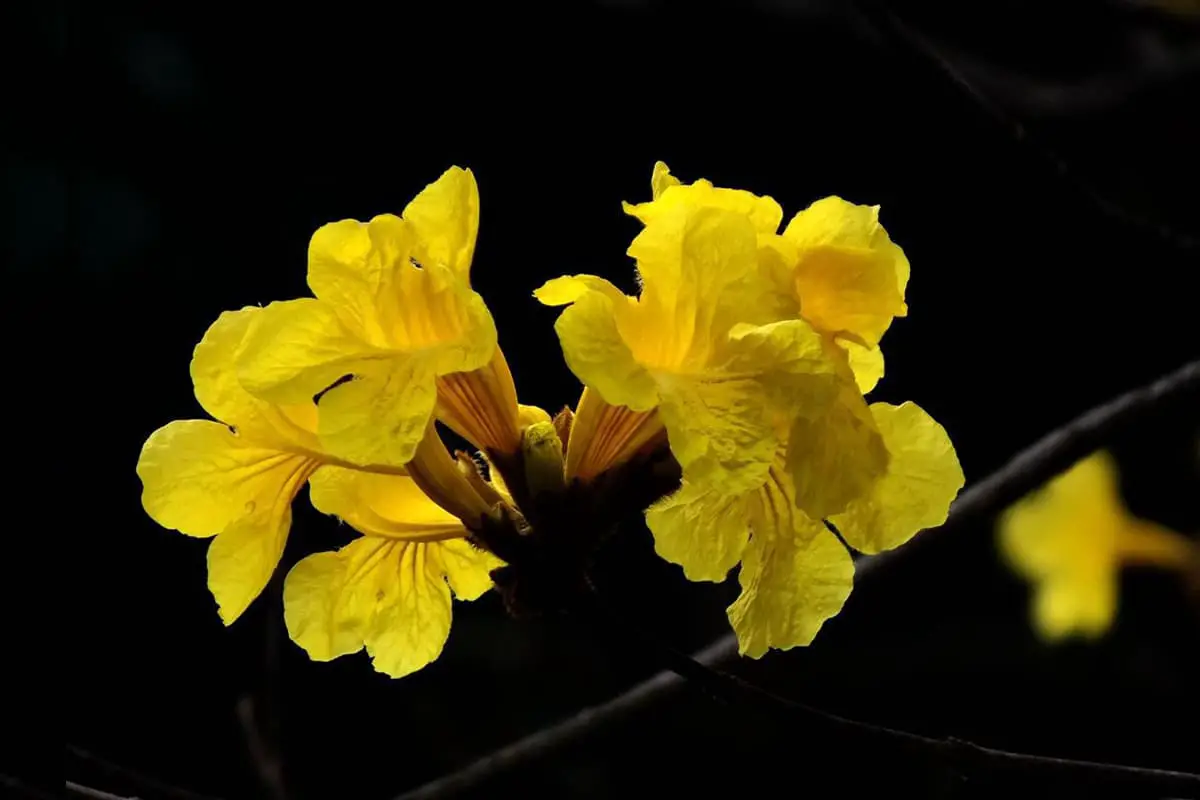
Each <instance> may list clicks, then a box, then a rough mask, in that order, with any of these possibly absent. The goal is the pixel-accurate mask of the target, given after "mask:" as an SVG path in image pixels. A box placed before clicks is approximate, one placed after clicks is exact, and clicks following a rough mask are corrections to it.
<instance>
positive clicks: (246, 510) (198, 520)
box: [137, 308, 338, 625]
mask: <svg viewBox="0 0 1200 800" xmlns="http://www.w3.org/2000/svg"><path fill="white" fill-rule="evenodd" d="M263 313H264V312H263V310H262V309H259V308H244V309H242V310H241V311H227V312H225V313H224V314H222V315H221V316H220V317H219V318H218V319H217V321H216V322H215V323H213V325H212V327H210V328H209V329H208V331H207V332H206V333H205V334H204V338H203V339H202V340H201V341H200V344H198V345H197V346H196V351H195V354H194V355H193V358H192V367H191V372H192V383H193V385H194V386H195V391H196V398H197V399H198V400H199V401H200V405H201V406H203V407H204V409H205V410H206V411H207V412H208V413H210V414H211V415H212V416H213V417H215V418H216V419H218V420H220V421H219V422H214V421H212V420H178V421H175V422H171V423H169V424H168V425H166V426H164V427H162V428H159V429H158V430H157V431H155V432H154V433H152V434H151V435H150V437H149V438H148V439H147V440H146V443H145V445H144V446H143V448H142V452H141V456H140V457H139V459H138V465H137V473H138V476H139V477H140V478H141V480H142V485H143V489H142V505H143V506H144V507H145V509H146V512H147V513H148V514H149V515H150V516H151V517H152V518H153V519H154V520H155V521H156V522H158V523H159V524H160V525H163V526H164V527H167V528H174V529H175V530H178V531H180V532H182V533H185V534H187V535H189V536H201V537H211V536H215V537H216V538H215V539H214V540H213V542H212V544H211V545H210V546H209V549H208V586H209V589H210V590H211V591H212V594H213V596H214V597H215V598H216V600H217V604H218V610H219V613H220V615H221V619H222V620H223V621H224V622H225V624H227V625H228V624H230V623H232V622H233V621H234V620H235V619H237V618H238V617H239V616H240V615H241V613H242V612H243V611H245V610H246V607H247V606H249V605H250V602H251V601H252V600H254V598H255V597H257V596H258V595H259V593H260V592H262V589H263V587H264V586H266V584H267V581H268V580H269V579H270V577H271V574H272V573H273V572H274V571H275V567H276V565H277V564H278V563H279V558H280V556H281V555H282V553H283V546H284V543H285V542H286V541H287V534H288V529H289V528H290V527H291V520H292V511H291V503H292V500H293V499H294V498H295V496H296V494H297V492H299V491H300V488H301V487H302V486H303V485H304V483H305V481H307V480H308V479H309V477H310V476H311V475H312V474H313V471H314V470H316V469H317V468H318V467H319V466H320V465H321V464H324V463H338V462H337V459H334V458H331V457H330V456H328V455H327V454H326V453H325V452H324V450H323V449H322V447H321V444H320V442H319V441H318V439H317V435H316V430H317V407H316V406H315V405H314V404H313V402H312V400H311V399H308V400H307V402H301V403H296V404H294V405H287V406H276V405H272V404H271V403H267V402H264V401H262V400H259V399H258V398H255V397H253V396H251V395H250V394H248V393H247V392H246V391H245V390H243V389H242V387H241V385H240V384H239V383H238V381H237V379H236V376H235V375H234V372H233V360H234V357H235V355H236V353H237V350H238V348H239V347H240V346H241V344H242V342H243V339H244V337H245V334H246V331H247V329H248V328H249V327H250V326H251V325H252V323H253V322H254V321H255V320H256V319H257V318H258V317H259V316H260V315H261V314H263Z"/></svg>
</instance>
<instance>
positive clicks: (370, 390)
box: [138, 164, 963, 676]
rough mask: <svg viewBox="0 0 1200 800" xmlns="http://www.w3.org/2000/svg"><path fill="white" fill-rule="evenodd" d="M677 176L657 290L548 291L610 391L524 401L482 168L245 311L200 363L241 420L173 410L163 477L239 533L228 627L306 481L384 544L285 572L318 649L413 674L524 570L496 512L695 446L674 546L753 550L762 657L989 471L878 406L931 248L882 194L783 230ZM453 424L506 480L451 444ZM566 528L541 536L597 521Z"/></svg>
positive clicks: (658, 190) (570, 335) (826, 613)
mask: <svg viewBox="0 0 1200 800" xmlns="http://www.w3.org/2000/svg"><path fill="white" fill-rule="evenodd" d="M652 189H653V199H652V200H651V201H649V202H646V203H642V204H639V205H632V206H627V207H626V210H627V212H628V213H630V214H632V215H633V216H635V217H637V218H638V219H639V220H640V221H641V222H642V223H643V225H644V229H643V231H642V232H641V233H640V234H639V235H638V236H637V238H636V239H635V240H634V242H633V244H632V245H631V246H630V248H629V251H628V252H629V255H630V256H632V257H633V258H634V259H636V262H637V272H638V277H639V280H640V286H641V291H640V294H639V296H638V297H629V296H626V295H625V294H623V293H622V292H620V291H619V290H618V289H617V288H615V287H614V286H613V285H612V284H610V283H608V282H607V281H605V280H603V279H601V278H597V277H593V276H589V275H576V276H568V277H562V278H558V279H555V280H552V281H550V282H548V283H546V284H545V285H544V286H542V287H541V288H540V289H538V290H537V292H536V293H535V294H536V296H537V298H538V299H539V300H540V301H541V302H543V303H545V304H548V305H554V306H566V308H565V309H564V310H563V312H562V313H561V315H560V317H559V319H558V322H557V324H556V326H555V327H556V330H557V332H558V335H559V339H560V341H561V344H562V349H563V352H564V355H565V357H566V360H567V363H568V365H569V366H570V368H571V369H572V370H573V371H574V372H575V374H576V375H577V376H578V377H579V379H580V380H581V381H582V382H583V383H584V385H585V389H584V391H583V394H582V396H581V398H580V400H579V403H578V405H577V407H576V409H575V410H574V412H573V413H572V412H570V411H564V412H563V413H562V414H560V415H559V416H558V417H556V418H555V419H554V420H553V421H552V420H551V419H550V416H549V415H548V414H546V413H545V412H544V411H542V410H541V409H538V408H535V407H532V406H522V405H520V404H518V402H517V395H516V391H515V388H514V385H513V379H512V375H511V374H510V372H509V369H508V366H507V363H506V361H505V359H504V355H503V354H502V352H501V350H500V348H499V346H498V344H497V335H496V329H495V325H494V323H493V321H492V318H491V315H490V313H489V312H488V309H487V307H486V306H485V304H484V302H483V300H482V298H481V297H480V296H479V295H478V294H477V293H476V292H475V291H474V290H473V289H472V288H471V283H470V268H471V262H472V258H473V255H474V249H475V239H476V231H477V227H478V221H479V199H478V191H477V188H476V185H475V180H474V177H473V176H472V174H471V173H470V171H467V170H462V169H459V168H452V169H450V170H448V171H447V172H446V173H445V174H444V175H443V176H442V177H441V178H440V179H439V180H438V181H436V182H435V183H433V184H431V185H430V186H428V187H427V188H426V189H425V190H424V191H422V192H421V193H420V194H419V195H418V196H417V197H416V198H415V199H414V200H413V201H412V202H411V203H410V204H409V205H408V206H407V208H405V210H404V213H403V215H402V216H399V217H397V216H393V215H383V216H379V217H376V218H375V219H373V220H371V221H370V222H369V223H361V222H356V221H352V220H347V221H343V222H337V223H333V224H330V225H326V226H324V227H322V228H321V229H320V230H318V231H317V233H316V234H315V235H314V236H313V238H312V242H311V244H310V247H309V259H308V284H309V287H310V288H311V289H312V292H313V294H314V295H315V297H313V298H305V299H300V300H292V301H286V302H278V303H272V304H270V305H268V306H266V307H265V308H244V309H242V310H240V311H236V312H227V313H225V314H223V315H221V317H220V318H219V319H218V320H217V322H216V323H214V324H213V326H212V327H211V328H210V329H209V330H208V332H207V333H206V334H205V336H204V338H203V340H202V341H201V342H200V344H199V345H198V346H197V347H196V351H195V355H194V357H193V360H192V379H193V383H194V386H195V391H196V396H197V399H198V400H199V401H200V404H201V405H202V406H203V407H204V408H205V410H206V411H208V412H209V413H210V414H211V415H212V416H213V417H214V418H215V419H216V420H218V421H215V422H214V421H197V420H190V421H177V422H172V423H170V424H168V425H166V426H165V427H163V428H161V429H159V430H158V431H155V432H154V433H153V434H152V435H151V436H150V438H149V439H148V440H147V442H146V444H145V446H144V448H143V450H142V454H141V458H140V460H139V462H138V474H139V476H140V477H141V479H142V482H143V487H144V489H143V505H144V506H145V508H146V510H147V512H149V514H150V515H151V516H152V517H153V518H154V519H155V520H157V521H158V522H159V523H160V524H162V525H164V526H166V527H170V528H174V529H176V530H179V531H181V532H183V533H186V534H189V535H192V536H204V537H215V539H214V540H213V542H212V544H211V545H210V548H209V551H208V553H209V554H208V573H209V581H208V582H209V588H210V589H211V591H212V593H213V595H214V597H215V598H216V600H217V604H218V607H219V612H220V615H221V618H222V619H223V620H224V621H225V622H226V623H227V624H228V623H230V622H232V621H233V620H234V619H236V618H237V617H238V616H239V615H240V614H241V613H242V612H243V611H244V610H245V609H246V608H247V606H248V605H249V604H250V602H251V601H253V599H254V598H255V597H257V596H258V594H259V593H261V591H262V590H263V588H264V587H265V586H266V584H267V582H268V580H269V579H270V577H271V575H272V573H273V572H274V571H275V569H276V567H277V566H278V563H279V560H280V558H281V555H282V552H283V548H284V544H285V541H286V538H287V534H288V529H289V527H290V522H291V502H292V500H293V499H294V498H295V497H296V495H297V493H298V492H299V490H300V489H301V488H302V487H303V486H304V484H305V482H307V483H308V484H309V486H310V497H311V500H312V503H313V505H314V506H315V507H316V508H317V509H318V510H320V511H322V512H325V513H327V514H332V515H336V516H337V517H339V518H341V519H342V520H344V521H345V522H346V523H348V524H349V525H350V526H352V527H353V528H354V529H355V530H357V531H358V532H359V533H361V534H362V535H361V537H360V538H357V539H355V540H354V541H353V542H351V543H350V544H348V545H346V546H345V547H343V548H341V549H340V550H338V551H336V552H326V553H318V554H315V555H310V556H308V557H307V558H304V559H303V560H301V561H300V562H299V563H298V564H297V565H296V566H295V567H294V568H293V569H292V570H291V572H290V573H289V574H288V575H287V579H286V581H285V584H284V610H285V618H286V623H287V627H288V630H289V633H290V635H291V636H292V638H293V639H294V640H295V641H296V642H297V643H298V644H299V645H300V646H301V647H303V648H304V649H305V650H306V651H307V652H308V653H309V654H310V656H312V657H313V658H314V659H318V660H328V659H331V658H334V657H336V656H339V655H343V654H346V653H351V652H356V651H358V650H360V649H362V648H364V647H365V648H366V650H367V651H368V652H369V653H370V654H371V656H372V659H373V663H374V665H375V667H376V669H378V670H380V671H382V672H385V673H387V674H389V675H394V676H399V675H404V674H408V673H410V672H412V671H414V670H416V669H419V668H421V667H422V666H424V665H425V664H427V663H429V662H430V661H432V660H433V659H434V658H436V657H437V655H438V654H439V653H440V651H441V649H442V647H443V645H444V643H445V640H446V637H447V635H448V633H449V628H450V615H451V593H453V595H454V596H457V597H459V598H461V599H474V598H476V597H479V596H480V595H481V594H483V593H484V592H485V591H486V590H487V589H488V588H490V587H491V586H492V577H491V575H492V572H493V570H495V569H496V568H497V567H499V566H501V562H500V560H499V559H498V558H497V557H496V556H495V555H493V554H492V553H490V552H488V551H487V550H486V549H484V548H483V547H481V546H480V545H486V543H487V541H488V539H487V537H485V536H482V535H480V532H481V531H482V530H484V529H486V528H487V527H488V525H490V524H497V523H498V522H503V521H504V520H517V529H518V530H519V531H521V532H522V533H526V534H527V533H529V532H530V527H531V526H532V527H536V526H537V524H538V522H537V521H538V520H540V519H550V518H554V517H551V516H547V515H544V514H539V513H538V508H537V506H538V505H539V504H541V503H543V502H547V503H552V502H553V499H552V498H553V497H555V496H556V495H557V496H559V497H561V496H562V495H563V493H564V492H574V493H576V494H578V493H580V492H584V493H586V492H587V491H588V490H589V487H592V486H600V485H613V482H612V481H607V483H606V481H605V478H606V477H610V476H612V475H614V474H619V473H620V471H621V470H622V469H625V468H627V467H628V466H629V465H631V464H634V463H636V462H637V461H638V460H639V459H643V458H645V457H647V456H648V454H655V453H657V454H660V455H661V454H664V453H667V452H669V454H670V455H671V456H672V457H673V459H674V461H675V462H677V465H678V468H679V470H681V474H682V483H681V484H677V485H676V487H675V488H674V489H672V490H671V491H670V492H669V493H666V496H663V497H660V498H659V499H658V500H657V501H656V502H654V503H653V504H652V505H650V506H649V508H648V509H646V521H647V523H648V525H649V527H650V529H651V531H652V532H653V534H654V537H655V542H656V545H657V550H658V552H659V553H660V554H661V555H662V556H663V557H664V558H666V559H668V560H670V561H672V562H675V563H677V564H680V565H681V566H682V567H683V569H684V571H685V573H686V574H687V576H688V577H689V578H691V579H693V580H723V579H724V578H725V577H726V576H727V574H728V573H729V571H730V570H731V569H732V568H733V567H734V566H735V565H737V564H738V563H739V562H741V569H740V573H739V579H740V582H741V586H742V593H741V596H740V597H739V598H738V600H737V601H736V602H735V603H734V604H733V605H732V606H731V607H730V609H729V617H730V620H731V622H732V624H733V628H734V630H735V631H736V632H737V635H738V639H739V642H740V647H741V651H742V652H743V653H746V654H749V655H752V656H759V655H761V654H763V653H765V652H766V651H767V649H768V648H788V647H793V646H796V645H800V644H807V643H808V642H810V641H811V640H812V638H813V636H814V635H815V634H816V632H817V630H818V629H819V628H820V626H821V624H822V623H823V622H824V620H826V619H828V618H829V617H831V616H833V615H834V614H836V613H837V612H838V610H839V609H840V608H841V606H842V604H843V603H844V601H845V599H846V597H847V596H848V594H849V592H850V589H851V585H852V583H853V562H852V560H851V557H850V554H849V552H848V551H847V550H846V548H845V547H844V546H843V544H842V542H840V541H839V540H838V537H837V536H835V534H834V533H833V532H832V528H836V531H837V533H838V534H839V535H840V536H841V539H842V540H843V541H844V542H845V543H846V544H848V545H850V546H851V547H853V548H855V549H857V550H859V551H861V552H864V553H876V552H879V551H881V550H885V549H888V548H892V547H895V546H897V545H899V544H901V543H903V542H905V541H907V540H908V539H909V538H911V537H912V535H913V534H915V533H916V532H917V531H918V530H921V529H922V528H926V527H930V526H933V525H937V524H939V523H940V522H942V521H943V520H944V519H945V517H946V514H947V509H948V507H949V504H950V502H951V500H952V499H953V498H954V496H955V495H956V493H957V492H958V490H959V488H961V486H962V483H963V476H962V472H961V470H960V468H959V465H958V461H957V459H956V457H955V454H954V450H953V447H952V446H951V443H950V440H949V439H948V437H947V436H946V433H945V431H944V430H943V429H942V428H941V426H939V425H938V424H937V423H936V422H935V421H934V420H932V419H931V418H930V417H929V416H928V415H927V414H925V412H923V411H922V410H921V409H919V408H918V407H917V406H915V405H913V404H911V403H905V404H902V405H899V406H893V405H888V404H886V403H872V404H869V405H868V403H867V402H866V401H865V400H864V398H863V395H864V394H865V393H867V392H869V391H870V390H871V389H872V388H873V387H874V385H875V384H876V382H878V380H879V379H880V377H881V376H882V374H883V358H882V354H881V352H880V350H879V341H880V338H881V337H882V336H883V334H884V332H885V331H886V330H887V328H888V327H889V325H890V324H891V321H892V319H893V318H894V317H896V316H903V315H904V314H905V313H906V310H907V309H906V306H905V302H904V291H905V286H906V284H907V282H908V277H909V265H908V261H907V260H906V259H905V257H904V254H903V252H902V251H901V250H900V248H899V247H897V246H896V245H895V244H893V243H892V242H891V241H890V239H889V238H888V236H887V234H886V233H885V232H884V230H883V228H882V227H881V226H880V224H879V221H878V216H877V214H878V209H877V208H874V207H865V206H857V205H853V204H851V203H847V202H845V201H843V200H841V199H839V198H836V197H830V198H826V199H824V200H821V201H818V202H816V203H814V204H813V205H812V206H810V207H809V208H808V209H806V210H804V211H802V212H800V213H799V214H797V215H796V216H795V217H794V218H793V219H792V220H791V222H790V223H789V224H788V225H787V227H786V228H785V229H784V230H783V233H782V234H780V233H778V232H777V231H778V229H779V227H780V224H781V223H782V218H783V215H782V211H781V209H780V207H779V205H778V204H777V203H776V202H775V201H774V200H772V199H770V198H768V197H759V196H756V195H753V194H751V193H749V192H745V191H739V190H731V189H721V188H716V187H714V186H712V185H711V184H710V183H708V182H707V181H697V182H696V183H693V184H691V185H683V184H681V183H680V182H679V181H678V180H677V179H675V178H674V177H673V176H671V174H670V173H669V172H668V170H667V168H666V167H665V165H662V164H658V165H656V167H655V170H654V175H653V181H652ZM437 421H440V422H441V423H442V424H444V425H445V426H447V427H448V428H450V429H451V430H453V431H454V432H455V433H457V434H459V435H460V436H462V437H463V438H464V439H466V440H467V441H469V442H470V443H471V444H472V445H473V446H475V447H476V448H478V449H479V450H480V451H481V455H482V456H483V458H484V460H485V461H486V463H487V465H488V466H490V470H487V472H488V473H490V474H487V475H486V476H485V471H484V470H483V469H481V467H480V465H479V464H477V463H476V461H475V459H473V458H472V457H470V456H469V455H467V454H464V453H457V454H454V455H452V454H451V453H450V452H449V450H448V449H447V448H446V446H445V445H444V444H443V443H442V440H441V438H440V436H439V434H438V431H437V429H436V426H435V423H436V422H437ZM564 442H565V446H564V444H563V443H564ZM668 448H669V450H668ZM558 518H561V517H558ZM526 520H528V524H527V523H526V522H525V521H526ZM827 523H828V524H827ZM562 527H563V529H562V530H554V531H540V532H539V533H540V534H541V536H542V537H543V538H550V537H557V538H559V539H566V538H568V537H571V536H572V535H573V534H574V533H575V532H574V531H573V530H572V529H571V528H570V526H562Z"/></svg>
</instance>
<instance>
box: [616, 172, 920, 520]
mask: <svg viewBox="0 0 1200 800" xmlns="http://www.w3.org/2000/svg"><path fill="white" fill-rule="evenodd" d="M652 188H653V190H654V199H653V200H651V201H650V202H647V203H641V204H638V205H627V206H626V210H627V211H628V212H629V213H630V214H632V215H633V216H636V217H637V218H638V219H640V220H642V222H644V223H645V225H646V231H644V232H643V234H642V235H641V236H640V237H639V239H645V240H646V243H645V244H643V245H641V246H640V248H639V250H640V251H641V252H645V251H646V250H647V249H648V248H650V247H658V248H662V247H664V246H665V245H664V244H663V243H669V242H671V241H673V240H674V239H675V238H676V236H677V233H676V228H677V227H678V225H679V222H678V220H679V219H681V218H686V217H687V216H688V215H690V214H697V213H702V212H703V211H705V210H712V209H721V210H723V211H726V212H728V213H731V214H735V215H740V216H741V217H742V219H743V220H744V223H745V224H746V225H747V226H749V227H751V228H753V229H754V231H755V234H756V248H755V251H756V252H755V255H756V258H755V262H756V263H755V268H756V278H757V279H758V280H760V281H762V282H764V283H766V284H768V285H769V286H770V289H769V290H768V292H767V293H766V296H764V294H763V292H762V290H761V285H760V286H759V287H758V288H757V291H756V292H755V294H756V296H755V298H754V308H753V313H756V314H758V315H759V316H758V320H756V321H762V320H764V319H769V320H784V321H788V322H790V323H794V322H796V321H802V322H804V323H807V325H808V326H809V327H810V328H811V330H813V331H815V332H816V334H817V337H816V338H817V339H818V340H819V341H820V342H821V346H822V350H823V355H824V357H825V359H826V361H827V362H828V363H829V364H830V365H831V370H832V372H833V373H834V374H835V375H836V383H837V389H836V392H835V395H834V398H835V399H834V402H833V404H832V406H831V407H829V408H828V409H827V410H821V411H820V412H819V413H798V414H796V413H794V414H792V415H791V416H790V424H791V425H792V426H794V428H795V429H794V430H792V431H790V433H789V434H788V435H787V437H786V438H787V439H788V440H789V441H790V442H791V448H790V449H789V451H788V454H787V457H786V465H787V471H788V473H789V474H790V476H791V478H792V482H793V488H794V490H795V491H794V498H795V500H796V503H797V505H798V507H799V508H801V509H802V510H803V511H805V512H806V513H807V514H809V515H810V516H813V517H817V518H821V517H827V516H829V515H830V514H834V513H837V512H839V511H841V510H843V509H845V508H846V506H847V505H848V504H849V503H850V502H851V501H852V500H853V499H854V498H855V497H858V496H861V495H862V494H863V493H865V492H866V491H867V490H868V489H869V487H870V486H871V484H872V483H874V482H875V481H877V480H878V479H879V478H880V477H881V476H882V475H883V474H884V473H885V471H886V470H887V457H888V456H887V451H886V449H885V448H884V446H883V442H882V437H881V435H880V432H879V431H878V430H877V429H876V428H875V425H874V421H873V418H872V416H871V414H870V412H869V411H868V409H867V404H866V402H865V401H864V400H863V394H865V393H866V392H869V391H870V390H871V389H872V388H873V387H874V386H875V384H876V383H877V382H878V381H879V379H880V378H881V377H882V376H883V354H882V352H881V351H880V350H879V347H878V345H879V339H880V338H881V337H882V336H883V333H884V332H885V331H886V330H887V328H888V327H889V325H890V324H891V321H892V318H893V317H895V316H903V315H904V314H906V313H907V306H906V305H905V302H904V290H905V288H906V286H907V284H908V276H909V264H908V260H907V258H906V257H905V256H904V252H903V251H902V250H901V249H900V248H899V247H897V246H896V245H895V244H893V243H892V241H891V240H890V239H889V238H888V235H887V232H886V231H884V229H883V227H882V226H881V225H880V224H879V213H878V212H879V209H878V208H877V207H874V206H858V205H854V204H852V203H847V202H846V201H844V200H842V199H840V198H837V197H827V198H824V199H823V200H818V201H817V202H815V203H813V204H812V205H811V206H810V207H809V208H808V209H806V210H804V211H801V212H800V213H798V214H796V215H795V217H793V218H792V220H791V221H790V222H789V223H788V225H787V227H786V228H785V229H784V231H783V233H782V234H779V233H778V232H777V231H778V229H779V225H780V223H781V221H782V219H783V212H782V210H781V209H780V207H779V205H778V203H776V202H775V201H774V200H773V199H771V198H769V197H758V196H756V195H753V194H751V193H749V192H745V191H741V190H735V189H724V188H719V187H714V186H713V185H712V184H711V183H710V182H708V181H706V180H699V181H696V182H695V183H692V184H687V185H685V184H681V183H680V182H679V180H678V179H677V178H675V177H674V176H673V175H671V173H670V171H669V170H668V168H667V166H666V165H665V164H663V163H662V162H659V163H658V164H656V165H655V168H654V176H653V178H652ZM636 244H637V243H636V242H635V245H636ZM631 252H633V251H632V250H631ZM639 266H640V263H639ZM743 313H744V314H748V313H750V310H749V309H746V310H744V311H743Z"/></svg>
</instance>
